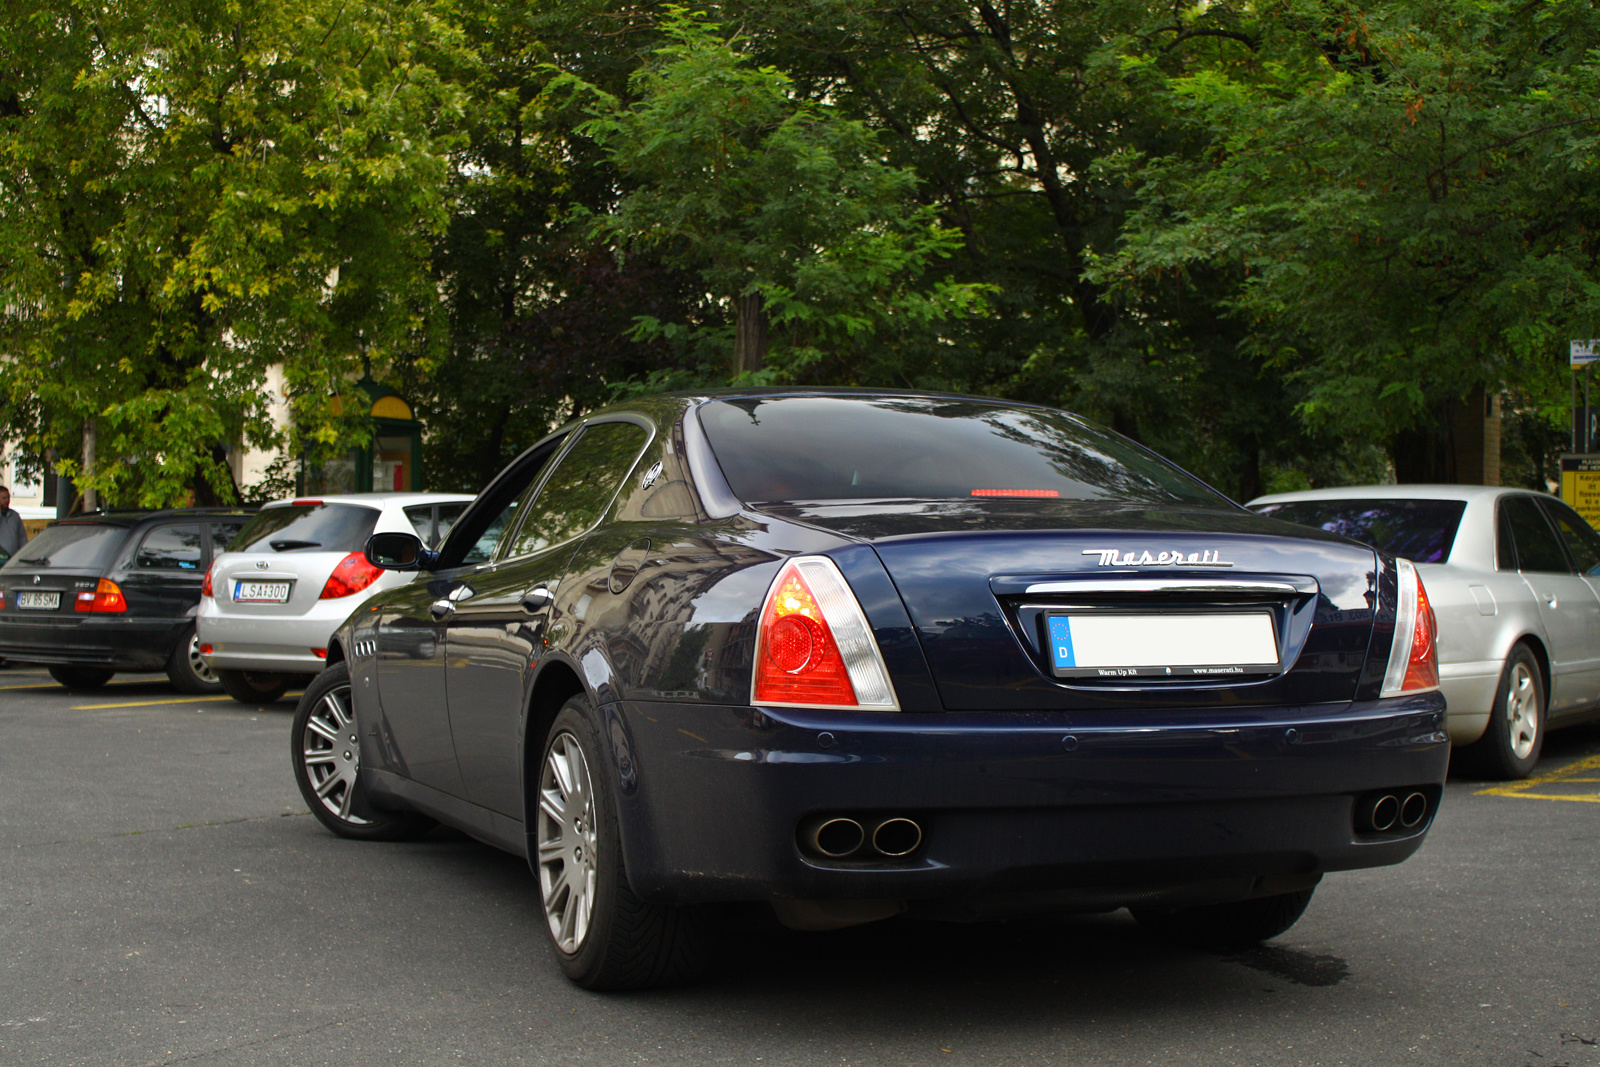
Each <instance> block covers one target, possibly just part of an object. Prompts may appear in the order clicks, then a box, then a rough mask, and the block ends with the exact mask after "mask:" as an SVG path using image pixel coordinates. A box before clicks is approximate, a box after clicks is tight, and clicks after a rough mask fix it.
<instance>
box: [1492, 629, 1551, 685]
mask: <svg viewBox="0 0 1600 1067" xmlns="http://www.w3.org/2000/svg"><path fill="white" fill-rule="evenodd" d="M1518 645H1527V646H1528V651H1529V652H1532V653H1533V658H1534V661H1535V662H1537V663H1538V664H1539V680H1540V681H1541V682H1543V683H1544V692H1545V700H1546V702H1548V701H1549V699H1550V653H1549V651H1548V650H1547V649H1546V648H1545V647H1544V642H1543V641H1541V640H1539V638H1538V637H1536V636H1534V635H1533V634H1523V635H1522V636H1521V637H1519V638H1517V639H1516V640H1515V641H1513V642H1511V644H1510V645H1508V646H1506V654H1505V655H1504V656H1502V657H1500V662H1501V663H1504V662H1505V661H1506V660H1507V659H1509V658H1511V653H1512V652H1513V651H1514V650H1515V649H1516V647H1517V646H1518Z"/></svg>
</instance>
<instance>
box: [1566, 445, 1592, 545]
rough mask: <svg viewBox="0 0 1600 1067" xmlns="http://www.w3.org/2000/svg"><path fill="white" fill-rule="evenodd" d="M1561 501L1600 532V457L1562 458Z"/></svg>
mask: <svg viewBox="0 0 1600 1067" xmlns="http://www.w3.org/2000/svg"><path fill="white" fill-rule="evenodd" d="M1561 499H1562V500H1565V501H1566V502H1567V504H1568V505H1569V506H1571V508H1572V510H1574V511H1576V512H1577V513H1578V514H1579V515H1582V516H1583V517H1584V518H1585V519H1587V520H1588V521H1589V525H1590V526H1593V527H1594V528H1595V529H1597V530H1600V455H1587V456H1570V455H1569V456H1562V457H1561Z"/></svg>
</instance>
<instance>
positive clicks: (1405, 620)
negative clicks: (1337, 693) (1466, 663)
mask: <svg viewBox="0 0 1600 1067" xmlns="http://www.w3.org/2000/svg"><path fill="white" fill-rule="evenodd" d="M1395 585H1396V587H1397V588H1398V590H1399V593H1400V603H1399V606H1398V607H1397V608H1396V609H1395V615H1394V642H1393V643H1392V644H1391V645H1390V646H1389V670H1388V672H1387V673H1385V674H1384V676H1383V695H1384V696H1386V697H1392V696H1400V695H1401V694H1403V693H1417V692H1422V691H1425V690H1428V689H1437V688H1439V640H1438V639H1439V622H1438V620H1437V619H1435V618H1434V615H1433V606H1432V605H1431V604H1429V603H1428V591H1427V589H1425V588H1423V585H1422V575H1420V574H1418V573H1417V568H1416V567H1414V566H1413V565H1412V564H1411V561H1410V560H1406V559H1401V560H1396V561H1395Z"/></svg>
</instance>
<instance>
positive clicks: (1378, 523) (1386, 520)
mask: <svg viewBox="0 0 1600 1067" xmlns="http://www.w3.org/2000/svg"><path fill="white" fill-rule="evenodd" d="M1466 507H1467V503H1466V501H1464V500H1295V501H1292V502H1290V503H1286V504H1263V505H1261V506H1260V507H1258V508H1256V509H1255V510H1256V511H1258V512H1260V513H1261V514H1262V515H1270V516H1272V517H1273V518H1274V519H1282V520H1283V521H1284V522H1296V523H1299V524H1300V525H1301V526H1315V527H1317V528H1319V529H1323V530H1327V531H1328V532H1329V533H1336V534H1343V535H1344V536H1346V537H1350V538H1354V539H1355V540H1357V541H1361V542H1363V543H1365V544H1369V545H1371V546H1372V547H1373V548H1376V549H1378V550H1379V551H1380V552H1387V553H1389V554H1390V555H1392V556H1399V557H1401V558H1402V559H1409V560H1411V561H1412V562H1413V563H1443V562H1444V561H1445V560H1447V559H1449V558H1450V546H1451V545H1453V544H1455V540H1456V527H1457V526H1459V525H1460V524H1461V513H1462V512H1463V511H1465V510H1466Z"/></svg>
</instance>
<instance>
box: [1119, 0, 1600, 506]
mask: <svg viewBox="0 0 1600 1067" xmlns="http://www.w3.org/2000/svg"><path fill="white" fill-rule="evenodd" d="M1239 29H1240V32H1241V33H1243V34H1245V36H1246V37H1247V39H1248V40H1249V41H1250V42H1251V47H1250V48H1248V49H1240V50H1237V51H1235V52H1234V53H1233V54H1231V55H1229V56H1228V57H1226V59H1222V60H1219V61H1217V62H1212V63H1208V64H1204V65H1200V66H1196V67H1192V68H1188V69H1184V70H1180V71H1177V72H1171V71H1164V70H1162V69H1160V63H1159V56H1158V55H1157V54H1156V53H1155V52H1153V51H1152V50H1149V49H1140V48H1137V47H1135V48H1131V49H1130V50H1129V52H1128V53H1127V56H1126V60H1125V62H1126V69H1127V72H1128V76H1129V78H1130V80H1132V81H1134V82H1138V81H1141V80H1153V81H1154V82H1156V83H1159V84H1160V85H1161V86H1162V87H1163V89H1164V91H1165V93H1166V94H1167V99H1168V100H1169V101H1170V103H1171V112H1170V115H1171V121H1172V122H1174V123H1175V124H1177V125H1179V126H1180V127H1182V128H1185V129H1188V130H1190V131H1192V133H1193V135H1194V136H1195V137H1197V138H1198V139H1199V140H1200V141H1202V142H1203V144H1204V146H1205V147H1204V148H1203V150H1201V151H1198V152H1194V153H1190V154H1183V155H1167V156H1161V155H1156V154H1153V153H1148V152H1136V151H1132V150H1129V151H1125V152H1123V153H1121V154H1119V155H1117V156H1115V157H1113V158H1111V159H1108V160H1107V161H1105V165H1104V168H1103V169H1104V171H1105V172H1106V173H1107V174H1109V175H1113V176H1120V177H1123V178H1125V179H1126V180H1128V181H1130V182H1133V183H1137V187H1138V189H1139V193H1140V198H1141V202H1142V206H1141V208H1140V209H1139V211H1137V212H1136V213H1135V214H1133V215H1132V216H1131V217H1130V219H1129V221H1128V224H1127V227H1126V232H1125V243H1124V244H1123V246H1122V247H1121V248H1120V250H1119V251H1118V252H1117V254H1115V255H1113V256H1109V257H1106V258H1105V259H1104V260H1102V261H1101V262H1099V263H1098V264H1097V265H1096V269H1095V271H1094V272H1092V276H1094V277H1096V278H1097V279H1099V280H1101V281H1104V282H1106V283H1107V284H1112V285H1115V286H1118V287H1121V288H1122V290H1123V291H1124V292H1125V293H1128V294H1130V295H1131V299H1132V300H1133V302H1134V303H1135V304H1136V305H1137V304H1138V303H1139V302H1140V301H1142V300H1143V299H1145V298H1147V297H1148V296H1149V295H1150V294H1152V293H1157V292H1160V291H1161V289H1162V287H1163V286H1164V285H1167V284H1169V283H1170V282H1171V280H1173V279H1175V278H1176V279H1185V278H1187V277H1188V276H1189V275H1190V273H1191V272H1193V271H1195V270H1197V269H1199V270H1212V269H1215V268H1216V267H1217V266H1218V265H1219V264H1220V265H1226V266H1227V267H1229V268H1232V269H1234V270H1236V271H1238V272H1240V274H1241V278H1240V280H1239V282H1238V284H1237V286H1235V287H1234V288H1233V289H1232V290H1231V292H1229V293H1228V294H1227V295H1226V296H1225V298H1224V299H1223V301H1222V302H1221V306H1222V307H1223V308H1225V309H1226V310H1227V312H1228V313H1229V314H1230V315H1231V316H1232V317H1233V318H1234V320H1235V321H1236V322H1238V323H1239V324H1240V326H1241V327H1242V329H1243V330H1244V333H1245V336H1244V349H1245V350H1246V351H1248V352H1251V353H1253V354H1255V355H1257V356H1258V357H1260V358H1261V359H1263V360H1264V361H1265V363H1266V365H1267V367H1268V368H1269V369H1270V370H1272V371H1273V372H1275V373H1277V374H1281V375H1283V376H1284V377H1285V378H1286V379H1288V380H1289V381H1291V382H1293V383H1294V384H1295V385H1296V386H1297V387H1298V389H1299V390H1300V392H1301V397H1300V400H1299V402H1298V407H1297V411H1298V414H1299V415H1300V416H1301V417H1302V418H1303V419H1304V421H1305V423H1306V424H1307V425H1309V426H1310V427H1312V428H1313V429H1318V428H1321V429H1329V430H1333V429H1337V430H1338V431H1339V432H1341V433H1344V434H1347V435H1351V436H1355V437H1358V438H1365V439H1368V440H1375V441H1381V442H1384V443H1385V444H1387V445H1388V446H1389V447H1390V449H1391V453H1392V455H1393V457H1394V460H1395V462H1396V465H1397V467H1398V468H1399V470H1400V473H1401V475H1402V477H1403V478H1404V477H1408V476H1409V477H1411V478H1421V479H1427V478H1430V477H1437V476H1438V474H1439V473H1440V472H1439V471H1438V470H1437V469H1436V468H1433V467H1431V466H1430V465H1429V464H1428V463H1427V462H1426V461H1425V457H1422V456H1419V455H1418V453H1419V451H1421V448H1422V446H1424V445H1426V443H1427V439H1428V438H1429V437H1430V436H1438V435H1439V434H1441V433H1442V432H1443V427H1444V423H1445V419H1446V412H1447V409H1448V407H1449V405H1450V403H1451V402H1453V401H1459V400H1460V399H1461V398H1462V397H1465V396H1467V395H1469V394H1470V393H1472V392H1473V390H1474V389H1476V388H1479V387H1484V388H1487V390H1488V391H1489V392H1491V393H1495V392H1501V391H1505V390H1517V391H1519V392H1520V393H1521V394H1522V395H1523V396H1524V398H1526V399H1527V400H1528V401H1529V402H1531V403H1532V404H1533V405H1535V406H1538V407H1542V408H1543V409H1544V410H1546V411H1554V410H1557V409H1560V410H1562V411H1563V412H1564V409H1565V396H1564V393H1565V389H1566V375H1565V365H1564V360H1562V358H1561V357H1562V355H1563V352H1564V343H1565V340H1566V339H1567V338H1568V337H1572V336H1588V334H1589V333H1591V332H1593V329H1594V327H1593V324H1594V323H1595V322H1597V321H1600V315H1597V313H1600V276H1597V273H1596V255H1597V253H1600V239H1597V229H1600V207H1597V205H1600V169H1597V165H1600V154H1597V149H1600V53H1597V52H1596V51H1595V49H1594V45H1595V42H1596V41H1600V14H1597V12H1596V9H1595V7H1594V6H1593V5H1591V4H1587V3H1565V2H1554V3H1531V4H1530V3H1523V2H1516V3H1512V2H1503V0H1478V2H1471V3H1467V2H1458V0H1384V2H1367V3H1348V2H1342V0H1340V2H1332V0H1286V2H1282V3H1278V4H1274V5H1271V6H1269V7H1267V8H1264V9H1261V10H1260V11H1259V12H1252V13H1251V16H1250V18H1249V19H1248V20H1241V21H1240V22H1239Z"/></svg>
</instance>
